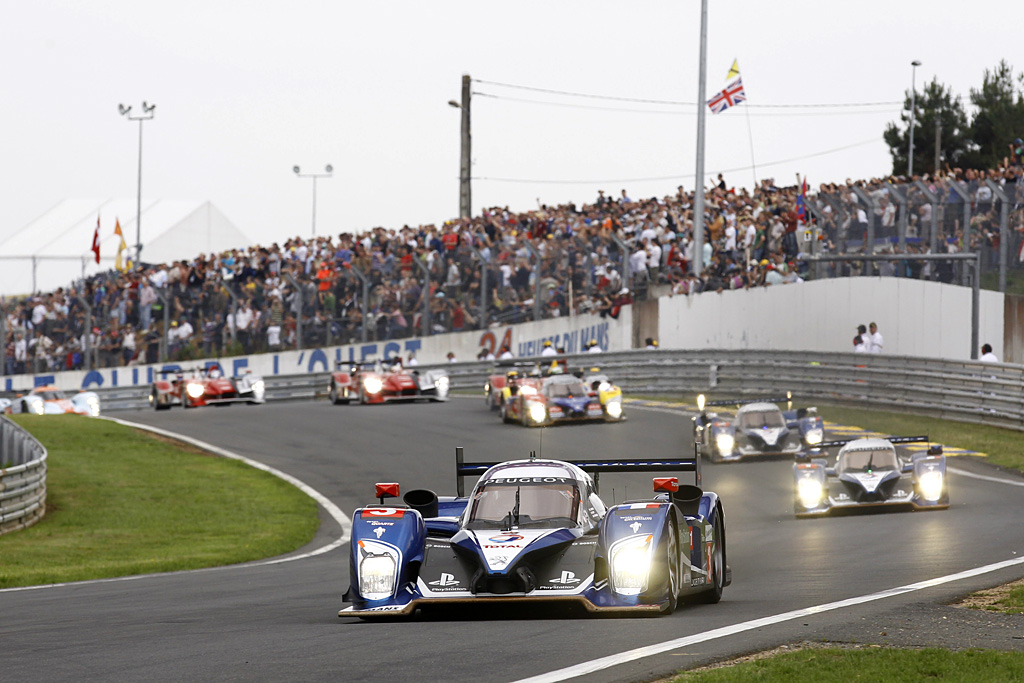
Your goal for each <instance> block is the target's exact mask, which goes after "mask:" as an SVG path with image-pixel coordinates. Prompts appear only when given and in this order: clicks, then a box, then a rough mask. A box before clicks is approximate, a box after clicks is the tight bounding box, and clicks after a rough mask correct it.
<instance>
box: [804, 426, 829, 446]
mask: <svg viewBox="0 0 1024 683" xmlns="http://www.w3.org/2000/svg"><path fill="white" fill-rule="evenodd" d="M824 436H825V435H824V434H823V433H822V430H820V429H808V430H807V434H805V435H804V440H805V441H807V443H808V444H809V445H811V446H817V445H818V444H819V443H821V440H822V437H824Z"/></svg>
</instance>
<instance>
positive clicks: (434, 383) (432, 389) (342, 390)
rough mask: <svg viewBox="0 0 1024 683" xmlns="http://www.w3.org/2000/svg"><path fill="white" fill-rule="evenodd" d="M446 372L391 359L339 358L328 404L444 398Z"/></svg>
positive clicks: (443, 399) (331, 383) (329, 392)
mask: <svg viewBox="0 0 1024 683" xmlns="http://www.w3.org/2000/svg"><path fill="white" fill-rule="evenodd" d="M448 382H449V380H448V373H447V372H445V371H444V370H417V369H415V368H413V369H409V368H406V367H404V366H403V365H402V361H401V360H400V359H397V358H396V359H395V360H393V361H386V362H381V361H369V362H365V363H357V362H348V361H338V368H337V370H335V371H334V372H332V373H331V380H330V386H329V387H328V392H327V396H328V397H329V398H330V400H331V403H334V404H335V405H337V404H339V403H351V402H352V401H358V402H359V403H362V404H366V403H388V402H391V401H418V400H428V401H447V400H448Z"/></svg>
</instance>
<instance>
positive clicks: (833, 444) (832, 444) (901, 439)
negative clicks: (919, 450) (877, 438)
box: [814, 434, 931, 448]
mask: <svg viewBox="0 0 1024 683" xmlns="http://www.w3.org/2000/svg"><path fill="white" fill-rule="evenodd" d="M858 438H864V437H858ZM881 438H882V439H884V440H886V441H888V442H889V443H893V444H899V443H927V442H928V441H930V440H931V439H929V438H928V435H927V434H926V435H924V436H883V437H881ZM856 440H857V439H840V440H838V441H822V442H821V443H819V444H816V445H815V446H814V447H815V448H837V447H839V446H845V445H846V444H848V443H851V442H853V441H856Z"/></svg>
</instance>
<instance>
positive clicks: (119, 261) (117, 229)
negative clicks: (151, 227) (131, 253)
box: [114, 219, 128, 273]
mask: <svg viewBox="0 0 1024 683" xmlns="http://www.w3.org/2000/svg"><path fill="white" fill-rule="evenodd" d="M114 234H115V235H117V236H118V237H120V238H121V244H119V245H118V247H117V258H116V259H115V260H114V267H115V268H117V269H118V270H119V271H121V272H122V273H123V272H124V271H126V270H128V266H127V265H125V262H124V259H123V258H122V257H121V255H122V254H123V253H124V250H125V249H127V248H128V245H127V244H125V243H124V233H123V232H121V221H119V220H117V219H115V220H114Z"/></svg>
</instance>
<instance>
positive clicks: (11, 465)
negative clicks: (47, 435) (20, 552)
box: [0, 416, 46, 534]
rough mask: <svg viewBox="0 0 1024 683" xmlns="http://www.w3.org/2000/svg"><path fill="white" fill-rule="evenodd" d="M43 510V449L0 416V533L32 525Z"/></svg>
mask: <svg viewBox="0 0 1024 683" xmlns="http://www.w3.org/2000/svg"><path fill="white" fill-rule="evenodd" d="M45 513H46V449H45V448H44V447H43V445H42V444H41V443H39V441H37V440H36V438H35V437H34V436H32V435H31V434H29V433H28V432H26V431H25V430H24V429H22V428H21V427H19V426H18V425H16V424H15V423H14V422H12V421H11V420H10V419H8V418H6V417H3V416H0V534H5V533H7V532H9V531H16V530H18V529H24V528H25V527H27V526H31V525H33V524H35V523H36V522H38V521H39V520H40V519H42V517H43V515H44V514H45Z"/></svg>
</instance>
